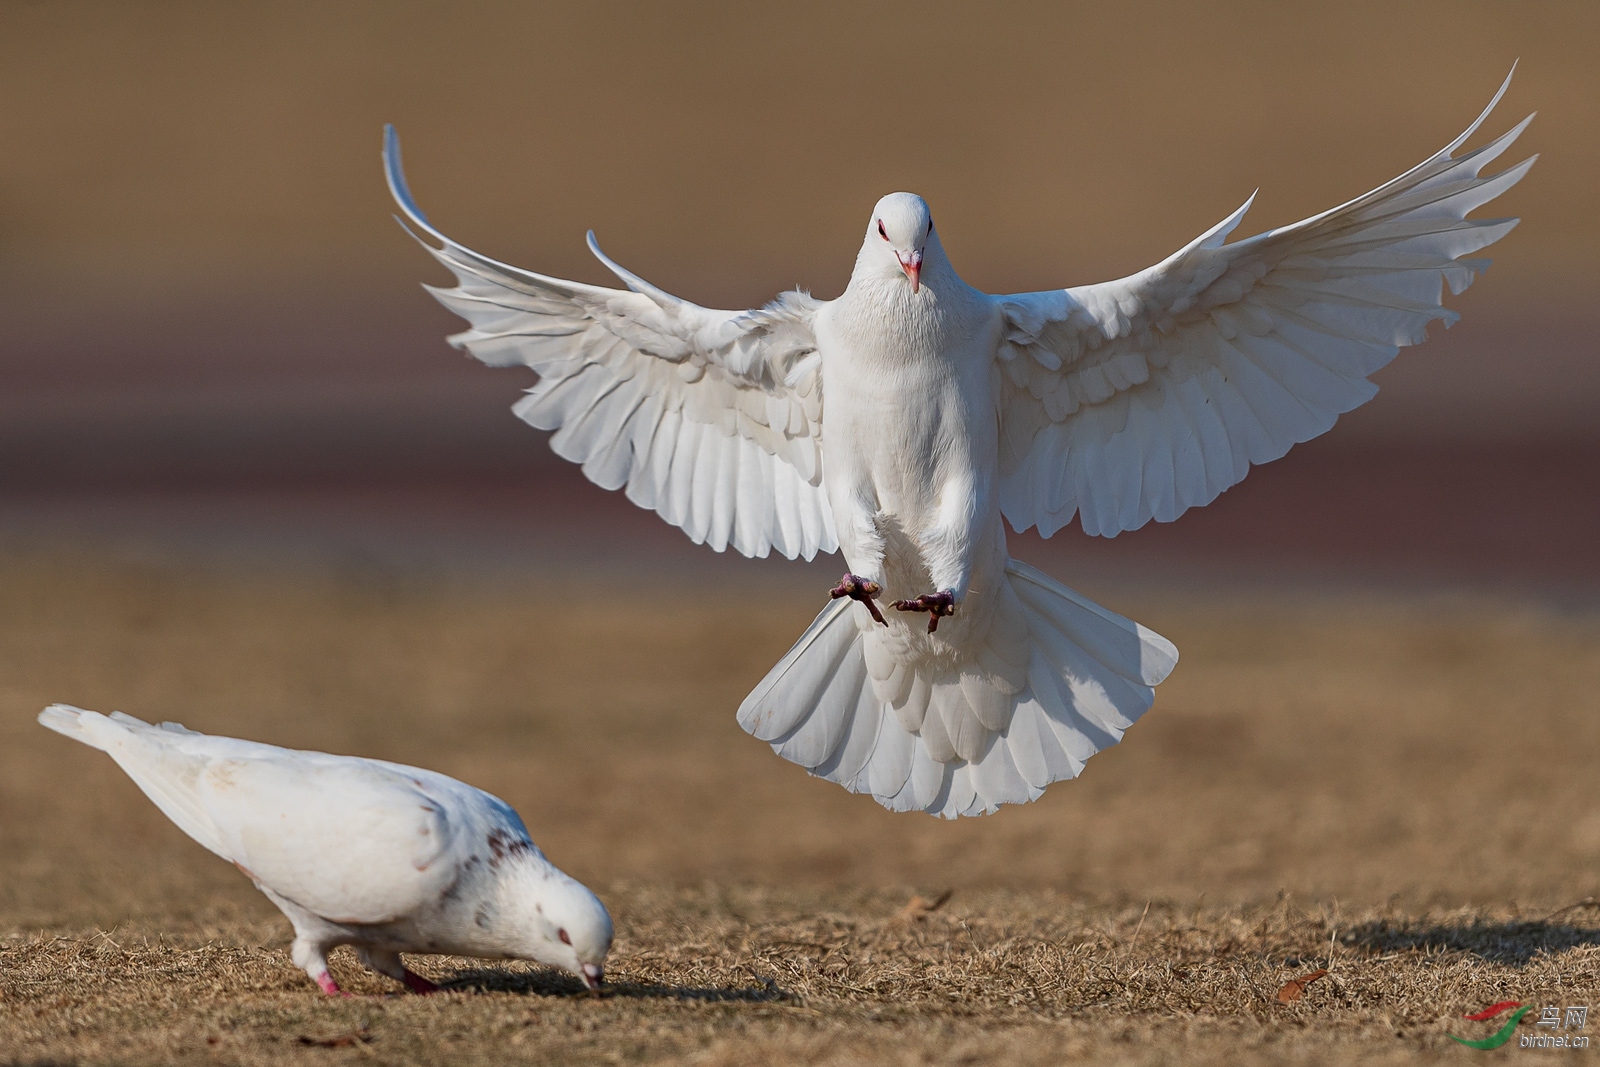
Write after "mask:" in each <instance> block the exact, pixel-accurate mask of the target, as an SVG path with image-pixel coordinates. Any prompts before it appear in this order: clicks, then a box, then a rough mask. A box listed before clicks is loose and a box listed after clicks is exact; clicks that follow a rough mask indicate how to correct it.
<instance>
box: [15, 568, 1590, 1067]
mask: <svg viewBox="0 0 1600 1067" xmlns="http://www.w3.org/2000/svg"><path fill="white" fill-rule="evenodd" d="M0 589H4V591H5V593H4V596H3V597H0V1064H5V1063H16V1064H43V1063H80V1062H81V1063H86V1064H87V1063H116V1064H144V1063H239V1064H257V1063H262V1064H264V1063H299V1062H306V1063H343V1062H349V1063H357V1062H362V1063H364V1062H369V1061H376V1062H386V1063H440V1064H444V1063H448V1064H474V1063H505V1062H558V1061H560V1062H573V1061H575V1060H576V1061H598V1062H606V1061H618V1062H632V1061H651V1062H663V1061H665V1062H689V1063H705V1064H722V1063H753V1062H767V1063H773V1062H785V1063H786V1062H808V1063H856V1062H863V1061H885V1062H894V1063H901V1062H904V1063H964V1062H993V1061H998V1060H1002V1059H1003V1060H1006V1061H1010V1062H1019V1063H1041V1064H1042V1063H1054V1062H1059V1061H1061V1060H1063V1059H1072V1058H1085V1059H1089V1060H1093V1061H1095V1062H1130V1063H1145V1062H1152V1063H1154V1062H1163V1061H1166V1060H1170V1059H1174V1058H1177V1057H1179V1056H1180V1055H1181V1057H1182V1058H1183V1059H1184V1060H1185V1061H1186V1062H1189V1061H1196V1062H1208V1061H1209V1062H1217V1063H1250V1062H1263V1063H1266V1062H1274V1063H1275V1062H1285V1061H1292V1062H1338V1063H1344V1062H1349V1061H1351V1060H1352V1059H1356V1058H1360V1059H1362V1060H1364V1061H1367V1062H1373V1061H1376V1062H1387V1061H1391V1060H1392V1061H1394V1062H1401V1061H1405V1062H1410V1061H1414V1060H1415V1059H1418V1058H1428V1057H1429V1056H1438V1057H1440V1058H1442V1057H1443V1056H1445V1055H1451V1056H1459V1055H1465V1054H1466V1053H1464V1052H1463V1051H1462V1050H1460V1049H1459V1048H1458V1046H1456V1045H1455V1044H1454V1043H1452V1042H1450V1041H1449V1040H1448V1037H1447V1036H1446V1035H1448V1034H1458V1035H1461V1036H1464V1037H1472V1038H1479V1037H1484V1036H1487V1035H1488V1034H1489V1033H1491V1032H1492V1031H1493V1029H1494V1025H1493V1024H1491V1023H1472V1022H1467V1021H1464V1020H1462V1019H1461V1018H1460V1016H1461V1015H1462V1013H1464V1012H1468V1011H1473V1010H1476V1009H1478V1008H1481V1007H1483V1006H1484V1005H1486V1004H1489V1003H1493V1002H1496V1001H1501V1000H1508V999H1514V1000H1521V1001H1524V1002H1527V1003H1531V1004H1538V1005H1545V1004H1559V1005H1579V1004H1589V1003H1590V1002H1591V1001H1595V1002H1600V947H1597V946H1600V912H1597V910H1596V909H1595V908H1593V907H1591V906H1590V905H1587V904H1583V903H1581V902H1582V901H1584V900H1585V899H1586V898H1589V897H1591V896H1592V895H1596V894H1597V893H1600V890H1597V886H1596V882H1597V881H1600V879H1597V878H1596V877H1595V874H1594V871H1595V867H1596V864H1597V862H1600V795H1597V793H1596V790H1595V788H1594V784H1593V783H1594V775H1593V762H1594V755H1595V754H1596V753H1597V752H1600V715H1597V714H1596V712H1597V710H1600V707H1597V705H1600V697H1596V695H1595V694H1596V693H1597V692H1600V623H1597V621H1596V620H1595V618H1594V617H1593V616H1586V615H1574V614H1559V613H1556V612H1553V611H1549V610H1543V609H1538V608H1535V607H1529V606H1525V605H1516V604H1511V603H1507V602H1503V601H1487V600H1481V599H1474V598H1470V597H1451V596H1430V597H1427V598H1423V599H1419V598H1415V597H1413V598H1410V599H1399V598H1374V597H1353V596H1351V597H1333V596H1318V597H1310V596H1283V597H1274V598H1266V597H1255V598H1237V597H1236V598H1232V599H1218V598H1216V597H1209V598H1208V597H1201V596H1198V595H1193V594H1191V595H1185V596H1168V595H1157V594H1155V593H1152V592H1149V591H1145V592H1134V593H1128V592H1122V593H1118V592H1117V591H1116V590H1089V591H1090V592H1093V593H1096V594H1098V595H1101V596H1103V597H1104V598H1106V599H1107V600H1109V601H1110V602H1111V603H1112V605H1113V606H1115V607H1117V608H1119V609H1121V610H1125V611H1128V612H1129V613H1131V614H1133V615H1134V616H1135V617H1137V618H1139V619H1141V621H1144V622H1146V623H1148V624H1150V625H1152V626H1154V627H1155V628H1157V629H1159V630H1161V631H1162V632H1164V633H1166V634H1167V635H1168V636H1170V637H1172V638H1173V639H1174V640H1175V641H1176V642H1177V643H1178V645H1179V647H1180V648H1181V649H1182V650H1183V654H1184V660H1183V662H1182V663H1181V664H1180V666H1179V668H1178V670H1177V672H1176V673H1175V674H1174V675H1173V677H1172V679H1171V680H1170V681H1169V682H1168V683H1167V684H1166V685H1164V686H1163V687H1162V689H1161V691H1160V694H1159V698H1158V702H1157V706H1156V709H1155V710H1154V711H1153V712H1152V713H1151V714H1150V716H1149V717H1148V718H1147V720H1146V721H1144V722H1142V723H1141V724H1139V725H1138V726H1136V727H1135V728H1134V729H1133V730H1132V731H1131V732H1130V734H1129V736H1128V738H1127V740H1126V742H1125V743H1124V744H1123V745H1121V746H1119V747H1117V748H1115V749H1112V750H1111V751H1109V752H1107V753H1104V754H1102V755H1101V756H1098V757H1096V758H1095V760H1094V761H1092V762H1091V764H1090V765H1089V769H1088V771H1087V772H1086V774H1085V775H1084V777H1083V778H1082V779H1081V780H1079V781H1077V782H1071V783H1063V784H1061V785H1058V786H1056V787H1054V788H1053V789H1052V790H1051V791H1050V793H1049V794H1048V795H1047V796H1046V797H1045V798H1044V799H1043V800H1042V801H1040V802H1039V803H1037V804H1034V805H1030V806H1028V807H1026V808H1020V809H1006V810H1005V811H1003V812H1002V813H1001V814H999V815H998V816H994V817H990V818H987V819H980V820H970V821H962V822H958V823H940V822H937V821H935V820H932V819H927V818H923V817H920V816H904V815H901V816H895V815H891V814H889V813H887V812H883V811H881V810H880V809H878V808H877V806H876V805H874V804H872V803H871V802H870V801H868V800H865V799H863V798H859V797H852V796H850V795H848V794H846V793H844V792H843V791H842V790H839V789H838V788H837V787H834V786H832V785H829V784H826V783H822V782H817V781H813V780H811V779H808V778H807V777H806V775H805V774H804V773H803V772H802V771H800V770H799V769H797V768H795V767H792V766H790V765H788V764H785V763H783V762H782V761H780V760H778V759H777V758H776V757H775V756H773V755H772V754H771V753H770V752H769V751H768V750H767V749H766V748H765V746H763V745H760V744H759V743H757V742H754V741H752V740H751V739H749V738H747V737H746V736H745V735H744V734H742V733H741V732H740V731H739V729H738V727H737V726H736V725H735V724H734V722H733V718H732V713H733V709H734V707H736V705H737V703H738V701H739V699H740V698H741V697H742V695H743V694H744V692H745V691H746V690H747V689H748V688H749V686H750V685H751V684H753V683H754V681H755V680H756V679H758V678H759V677H760V675H761V674H762V672H763V671H764V670H765V669H766V667H767V666H768V665H769V664H770V663H771V662H772V661H773V660H774V659H775V658H776V657H777V656H778V655H779V654H781V652H782V651H783V649H784V648H785V647H786V646H787V644H788V642H789V641H790V640H792V638H793V636H794V635H795V634H797V633H798V632H799V630H800V629H801V628H802V627H803V625H804V622H805V621H806V619H807V617H808V615H809V614H810V613H811V610H812V609H813V608H814V607H815V603H816V600H817V597H816V595H815V592H816V591H815V590H810V591H808V592H807V593H806V595H804V596H802V597H799V598H797V599H796V601H795V604H794V606H793V607H792V608H781V609H779V608H771V607H764V606H757V604H756V602H755V601H754V599H753V598H752V599H749V600H735V599H733V598H732V597H730V596H727V595H724V594H715V595H712V596H710V597H708V596H706V595H705V594H703V593H700V592H696V591H693V590H689V589H686V588H673V587H671V586H666V585H662V586H658V587H653V588H651V589H649V590H646V591H645V594H644V595H643V596H642V597H635V598H634V599H633V602H632V603H624V601H623V599H622V597H621V596H620V595H619V594H618V591H616V590H609V589H607V588H605V587H603V586H602V587H599V588H596V587H593V586H589V587H580V586H578V585H577V584H567V585H562V584H560V583H551V582H541V581H539V580H537V579H536V578H535V577H531V576H528V577H522V578H516V579H506V580H503V581H498V582H495V583H488V582H481V581H480V582H473V581H466V580H460V581H449V582H446V581H442V580H441V581H434V582H427V581H422V580H419V579H416V578H406V577H403V576H392V575H391V576H382V575H372V574H365V575H363V574H345V575H339V574H321V575H313V574H310V573H304V574H299V575H295V576H285V575H282V574H277V575H270V574H258V575H255V576H250V575H244V574H236V573H235V574H229V573H220V572H214V573H209V574H207V573H197V572H194V571H190V572H188V573H186V574H182V575H180V574H179V573H177V572H174V571H169V570H165V569H162V568H159V567H140V566H134V565H131V564H112V563H104V562H94V561H91V560H89V559H88V558H86V557H73V556H54V557H51V556H40V555H37V554H34V555H25V554H18V553H12V554H10V555H9V556H0ZM769 591H770V590H769ZM641 603H642V604H643V605H645V606H644V607H641V606H640V604H641ZM55 700H64V701H69V702H73V703H78V704H81V705H83V706H85V707H90V708H96V709H98V710H111V709H113V708H121V709H123V710H126V711H129V712H132V713H134V714H139V715H142V716H145V717H150V718H172V719H177V720H179V721H183V722H186V723H187V724H188V725H190V726H192V727H195V728H198V729H203V730H210V731H217V732H225V733H235V734H238V735H241V736H247V737H253V738H257V739H261V740H267V741H272V742H276V743H280V744H287V745H293V746H301V747H312V748H323V749H329V750H334V751H353V752H360V753H363V754H367V755H374V756H381V757H385V758H389V759H396V760H402V761H406V762H414V763H419V764H423V765H426V766H429V767H434V768H437V769H439V770H441V771H445V772H447V773H450V774H455V775H458V776H460V777H463V778H465V779H467V780H468V781H471V782H473V783H474V784H477V785H480V786H482V787H484V788H487V789H489V790H491V791H493V792H496V793H498V794H499V795H501V796H503V797H505V798H506V799H507V800H509V801H510V802H511V803H513V804H514V805H515V806H517V808H518V809H519V810H520V811H521V812H522V813H523V815H524V817H525V818H526V820H527V822H528V824H529V826H530V828H531V829H532V830H533V832H534V836H535V838H536V839H537V840H539V841H540V843H541V844H542V845H543V846H544V847H545V849H546V851H547V852H548V853H549V854H550V855H551V857H552V858H553V859H554V860H555V861H556V862H557V863H558V864H560V865H561V866H563V867H564V868H565V869H567V870H568V871H570V872H572V873H573V874H574V875H576V876H578V877H580V878H582V879H583V880H584V881H586V882H588V883H589V884H590V885H592V886H594V887H595V888H596V889H597V890H599V891H600V893H601V895H602V896H603V897H604V898H605V899H606V901H607V903H608V904H609V905H610V906H611V908H612V910H613V913H614V915H615V916H616V918H617V921H618V930H619V936H618V941H617V946H616V951H615V955H614V957H613V960H612V964H611V967H610V972H611V974H612V975H613V977H614V980H615V981H614V985H613V987H612V990H611V992H610V993H609V995H607V996H606V997H604V998H602V999H592V998H589V997H587V996H584V995H580V994H579V991H578V989H577V986H576V984H575V983H574V982H572V981H570V980H568V979H566V978H563V977H561V976H558V975H555V974H552V973H549V972H546V971H542V970H540V969H537V968H533V967H529V966H525V965H521V964H513V965H484V964H478V963H474V962H472V961H467V960H454V959H422V960H420V961H419V963H418V968H419V969H420V970H422V971H423V972H424V973H427V974H429V975H430V976H432V977H434V978H436V979H439V980H442V981H445V982H446V983H447V986H448V988H449V990H450V992H449V993H448V994H447V995H444V996H440V997H433V998H415V997H390V996H379V997H368V998H363V999H358V1000H352V1001H344V1002H337V1001H332V1000H328V999H325V998H323V997H321V996H320V994H318V993H316V992H315V990H314V989H313V988H312V986H311V985H310V983H309V982H308V981H307V980H306V979H305V978H304V976H303V975H301V974H300V973H299V972H297V971H296V970H295V969H294V968H293V967H292V965H291V964H290V963H289V960H288V958H287V943H288V926H287V923H286V922H285V921H283V920H282V919H281V918H280V917H279V916H278V915H277V913H276V912H275V911H274V910H273V909H272V908H271V906H270V905H269V904H268V903H267V902H266V901H265V900H264V899H263V898H261V897H260V896H259V895H258V894H256V893H255V891H254V890H253V889H252V888H251V887H250V886H249V885H248V883H247V882H246V881H245V880H244V879H243V878H242V877H241V876H240V875H239V874H238V873H237V872H236V871H234V870H233V869H232V868H231V867H229V866H227V865H226V864H224V863H222V862H220V861H218V860H216V859H215V858H214V857H212V856H210V855H208V854H207V853H205V852H204V851H203V850H202V849H201V848H200V847H199V846H197V845H195V844H193V843H192V842H190V841H189V840H188V839H187V838H184V837H183V836H182V835H181V834H180V833H179V832H178V831H177V830H176V829H175V828H173V827H172V826H171V825H170V824H168V823H167V822H166V821H165V819H164V818H163V817H162V816H161V815H160V814H159V813H158V812H157V811H156V810H155V808H154V807H153V806H152V805H150V804H149V803H148V801H146V800H145V799H144V798H143V797H142V796H141V795H140V794H139V793H138V792H137V790H136V789H135V788H134V787H133V786H132V785H131V784H130V783H129V782H128V781H127V780H126V779H125V778H124V777H123V776H122V775H121V773H120V772H118V771H117V770H116V768H115V767H114V766H113V765H112V764H111V763H110V762H109V761H108V760H107V759H106V758H105V757H104V756H103V755H101V754H99V753H96V752H93V751H90V750H88V749H84V748H81V747H79V746H74V745H72V744H71V743H70V742H68V741H67V740H66V739H64V738H60V737H57V736H56V735H54V734H50V733H48V732H46V731H44V730H43V729H41V728H39V727H38V726H36V725H34V724H33V721H32V716H33V715H34V714H35V713H36V712H37V711H38V709H39V708H40V707H42V706H43V705H44V704H46V703H48V702H51V701H55ZM945 890H952V891H953V892H952V895H951V896H950V897H949V899H948V901H947V902H946V903H944V904H943V905H942V906H941V907H939V908H938V909H937V910H934V911H931V912H929V911H926V910H924V909H920V908H917V907H914V906H912V907H908V905H911V903H912V901H913V898H914V897H915V896H917V895H921V896H922V897H923V898H924V899H925V900H933V899H937V897H938V895H940V894H941V893H942V892H943V891H945ZM1317 968H1327V969H1328V970H1329V972H1330V973H1329V974H1328V975H1327V976H1326V977H1325V978H1323V979H1321V980H1320V981H1317V982H1315V983H1313V984H1311V985H1309V986H1307V987H1306V989H1305V992H1304V996H1303V997H1302V998H1301V999H1299V1000H1298V1001H1296V1002H1294V1003H1291V1004H1284V1003H1280V1002H1279V1001H1278V999H1277V992H1278V990H1279V988H1280V987H1281V986H1282V985H1283V984H1284V983H1285V982H1287V981H1288V980H1290V979H1291V978H1294V977H1296V976H1299V975H1304V974H1306V973H1309V972H1311V971H1312V970H1314V969H1317ZM334 969H335V972H336V974H338V975H339V977H340V980H341V982H344V981H346V980H347V979H353V981H352V982H351V986H352V988H354V989H357V990H359V991H364V992H368V993H373V994H378V993H383V992H385V991H386V990H387V986H386V984H385V983H384V982H383V981H382V980H379V979H370V978H359V977H355V976H356V969H355V964H354V961H353V959H352V958H351V957H349V956H346V955H343V952H342V950H341V953H340V955H339V957H338V958H336V960H335V963H334ZM1597 1008H1600V1005H1597ZM1536 1016H1537V1012H1535V1013H1534V1014H1533V1015H1532V1016H1530V1017H1528V1018H1525V1019H1524V1021H1523V1028H1522V1032H1523V1033H1532V1032H1534V1027H1533V1023H1534V1021H1535V1018H1536ZM1502 1018H1503V1017H1502ZM1497 1022H1498V1020H1497ZM1591 1026H1594V1027H1600V1022H1597V1023H1593V1024H1591ZM1569 1032H1571V1031H1569ZM1585 1032H1587V1031H1585ZM303 1039H304V1040H303ZM306 1041H310V1042H312V1043H309V1044H308V1043H306ZM317 1042H323V1043H321V1044H319V1043H317ZM1516 1045H1517V1042H1516V1041H1513V1042H1512V1043H1511V1044H1510V1045H1509V1046H1508V1048H1515V1047H1516ZM1472 1055H1477V1053H1472Z"/></svg>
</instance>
